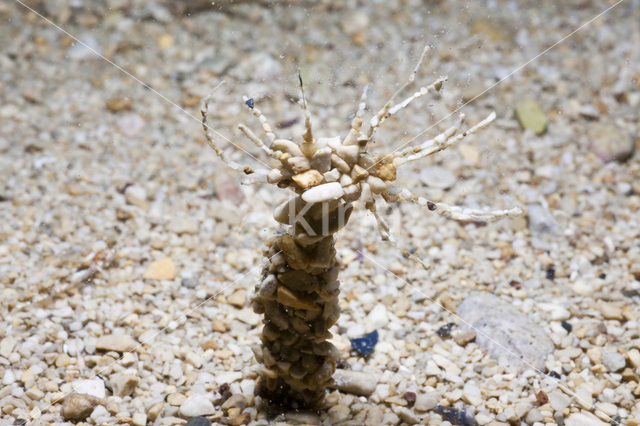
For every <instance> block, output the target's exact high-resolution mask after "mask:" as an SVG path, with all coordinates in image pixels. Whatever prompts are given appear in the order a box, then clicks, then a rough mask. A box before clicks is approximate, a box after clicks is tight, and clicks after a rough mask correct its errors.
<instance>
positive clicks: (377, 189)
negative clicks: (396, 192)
mask: <svg viewBox="0 0 640 426" xmlns="http://www.w3.org/2000/svg"><path fill="white" fill-rule="evenodd" d="M367 183H368V184H369V186H370V187H371V192H373V193H374V194H381V193H383V192H384V191H386V190H387V189H388V188H389V182H386V181H384V180H382V179H380V178H379V177H376V176H369V177H368V178H367Z"/></svg>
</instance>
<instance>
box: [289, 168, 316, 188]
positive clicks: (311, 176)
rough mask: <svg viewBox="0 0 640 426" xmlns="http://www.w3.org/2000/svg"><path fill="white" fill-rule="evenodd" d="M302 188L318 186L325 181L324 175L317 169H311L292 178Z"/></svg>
mask: <svg viewBox="0 0 640 426" xmlns="http://www.w3.org/2000/svg"><path fill="white" fill-rule="evenodd" d="M291 179H292V180H293V181H294V182H295V183H297V184H298V186H299V187H300V188H303V189H306V188H309V187H310V186H316V185H319V184H321V183H322V182H323V181H324V176H322V173H320V172H319V171H317V170H314V169H311V170H307V171H306V172H303V173H299V174H297V175H295V176H293V177H292V178H291Z"/></svg>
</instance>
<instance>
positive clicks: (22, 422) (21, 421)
mask: <svg viewBox="0 0 640 426" xmlns="http://www.w3.org/2000/svg"><path fill="white" fill-rule="evenodd" d="M13 424H14V426H22V425H26V424H27V419H20V418H18V419H15V420H14V421H13Z"/></svg>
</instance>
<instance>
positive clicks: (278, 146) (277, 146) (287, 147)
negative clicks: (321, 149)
mask: <svg viewBox="0 0 640 426" xmlns="http://www.w3.org/2000/svg"><path fill="white" fill-rule="evenodd" d="M271 149H272V150H274V151H282V152H288V153H289V154H291V155H293V156H294V157H301V156H302V151H300V147H299V146H298V144H297V143H295V142H293V141H290V140H287V139H276V140H275V141H273V143H272V144H271Z"/></svg>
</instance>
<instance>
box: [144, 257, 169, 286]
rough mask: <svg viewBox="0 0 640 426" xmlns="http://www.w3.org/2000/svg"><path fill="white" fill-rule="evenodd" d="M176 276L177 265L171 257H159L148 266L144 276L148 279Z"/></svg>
mask: <svg viewBox="0 0 640 426" xmlns="http://www.w3.org/2000/svg"><path fill="white" fill-rule="evenodd" d="M175 276H176V267H175V265H174V263H173V261H172V260H171V259H169V258H165V259H159V260H156V261H154V262H151V263H150V264H149V266H147V270H146V271H145V273H144V276H143V278H145V279H148V280H159V281H160V280H172V279H174V278H175Z"/></svg>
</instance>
